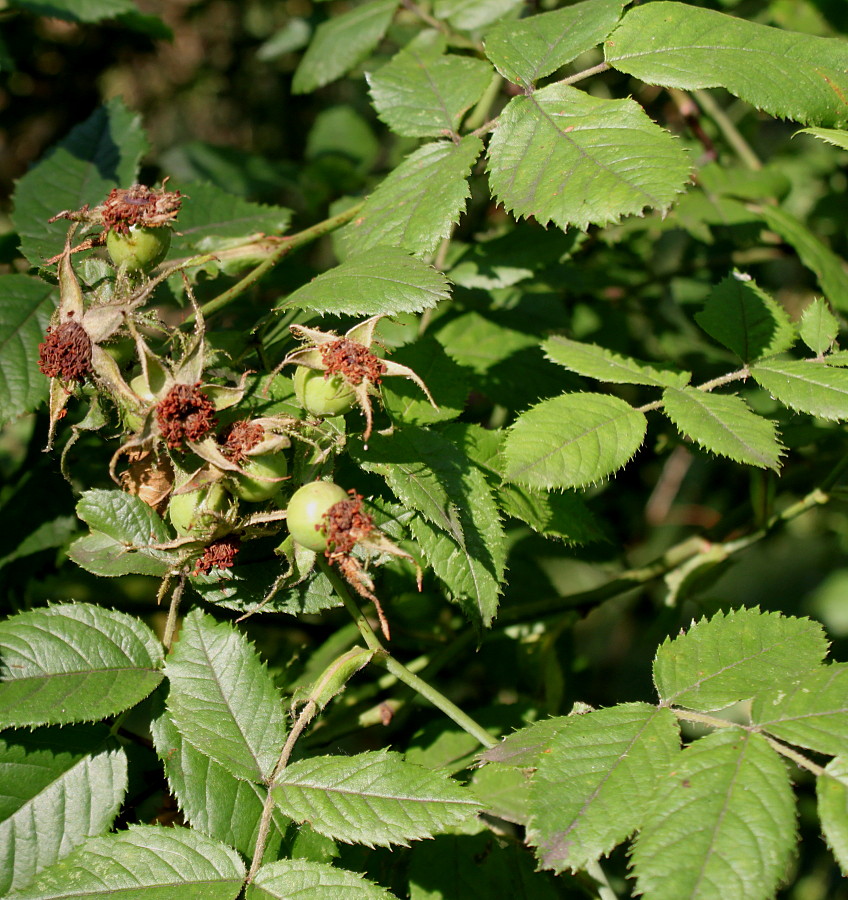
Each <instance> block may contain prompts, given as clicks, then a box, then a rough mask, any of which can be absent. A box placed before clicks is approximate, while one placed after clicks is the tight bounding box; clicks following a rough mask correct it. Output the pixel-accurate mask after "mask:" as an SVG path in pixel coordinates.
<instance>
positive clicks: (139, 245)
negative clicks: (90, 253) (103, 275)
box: [106, 226, 171, 272]
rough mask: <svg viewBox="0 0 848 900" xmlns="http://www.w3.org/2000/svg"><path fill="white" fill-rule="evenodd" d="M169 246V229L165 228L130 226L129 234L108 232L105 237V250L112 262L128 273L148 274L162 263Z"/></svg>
mask: <svg viewBox="0 0 848 900" xmlns="http://www.w3.org/2000/svg"><path fill="white" fill-rule="evenodd" d="M170 246H171V229H170V228H168V227H166V226H161V227H159V228H138V227H136V226H131V227H130V230H129V234H119V233H118V232H117V231H110V232H109V233H108V234H107V235H106V249H107V250H108V251H109V256H110V257H111V258H112V262H113V263H114V264H115V265H116V266H119V267H120V266H123V267H124V268H125V269H126V270H127V271H128V272H149V271H150V270H151V269H153V268H154V267H156V266H158V265H159V263H160V262H162V260H163V259H164V258H165V254H166V253H167V252H168V248H169V247H170Z"/></svg>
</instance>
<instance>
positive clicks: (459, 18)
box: [433, 0, 522, 31]
mask: <svg viewBox="0 0 848 900" xmlns="http://www.w3.org/2000/svg"><path fill="white" fill-rule="evenodd" d="M521 2H522V0H436V2H435V5H434V7H433V13H434V15H435V16H436V18H438V19H447V20H448V22H450V24H451V25H453V27H454V28H459V29H461V30H463V31H474V30H475V29H476V28H483V27H484V26H485V25H489V24H490V23H491V22H494V21H496V20H497V19H499V18H500V17H501V16H504V15H506V14H507V13H508V12H509V11H510V10H511V9H514V8H515V7H516V6H519V5H520V4H521Z"/></svg>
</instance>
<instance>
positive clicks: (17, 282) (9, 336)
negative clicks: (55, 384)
mask: <svg viewBox="0 0 848 900" xmlns="http://www.w3.org/2000/svg"><path fill="white" fill-rule="evenodd" d="M55 305H56V291H55V288H54V287H53V286H52V285H50V284H46V283H45V282H43V281H41V280H40V279H37V278H30V277H29V276H28V275H3V276H0V425H4V424H5V423H6V422H10V421H11V420H12V419H15V418H17V417H18V416H20V415H23V414H24V413H27V412H31V411H32V410H34V409H37V408H38V407H39V406H41V404H42V403H44V401H45V400H46V399H47V393H48V389H49V385H50V381H49V379H48V378H46V377H45V376H44V375H43V374H42V373H41V371H40V370H39V368H38V357H39V351H38V345H39V343H41V341H43V340H44V333H45V332H46V331H47V325H48V324H49V322H50V316H51V315H52V314H53V309H54V307H55Z"/></svg>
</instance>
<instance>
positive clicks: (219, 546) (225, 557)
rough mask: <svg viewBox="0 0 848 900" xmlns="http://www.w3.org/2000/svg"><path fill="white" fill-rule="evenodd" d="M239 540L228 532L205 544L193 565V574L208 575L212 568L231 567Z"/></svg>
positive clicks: (238, 547)
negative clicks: (201, 553)
mask: <svg viewBox="0 0 848 900" xmlns="http://www.w3.org/2000/svg"><path fill="white" fill-rule="evenodd" d="M240 549H241V540H240V539H239V536H238V535H236V534H228V535H226V536H225V537H222V538H218V540H216V541H212V542H211V543H210V544H207V546H206V548H205V549H204V551H203V555H202V556H201V557H200V559H198V560H197V563H196V564H195V566H194V572H193V573H192V574H193V575H208V574H209V572H211V571H212V569H232V567H233V566H234V565H235V557H236V554H237V553H238V552H239V550H240Z"/></svg>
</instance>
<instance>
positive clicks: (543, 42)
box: [485, 0, 627, 87]
mask: <svg viewBox="0 0 848 900" xmlns="http://www.w3.org/2000/svg"><path fill="white" fill-rule="evenodd" d="M626 2H627V0H584V2H582V3H575V4H574V5H573V6H567V7H566V8H565V9H557V10H553V11H552V12H543V13H539V14H538V15H535V16H527V18H525V19H521V20H520V21H518V22H513V21H504V22H499V23H498V24H497V25H495V26H494V27H493V28H491V29H489V31H488V32H486V38H485V47H486V56H488V57H489V59H490V60H491V61H492V62H493V63H494V64H495V66H496V67H497V70H498V71H499V72H500V73H501V75H503V76H504V78H506V79H508V80H509V81H512V82H514V83H515V84H521V85H524V86H525V87H530V86H531V85H532V84H533V83H534V82H536V81H537V80H538V79H540V78H544V77H545V75H550V74H551V73H552V72H556V70H557V69H559V68H560V67H561V66H564V65H565V64H566V63H568V62H571V60H573V59H575V58H576V57H577V56H579V55H580V54H581V53H585V51H586V50H591V49H592V47H597V45H598V44H600V43H601V41H603V39H604V38H605V37H606V36H607V35H608V34H609V33H610V31H612V29H613V28H614V27H615V25H616V23H617V22H618V19H619V16H620V15H621V10H622V8H623V7H624V6H625V4H626Z"/></svg>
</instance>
